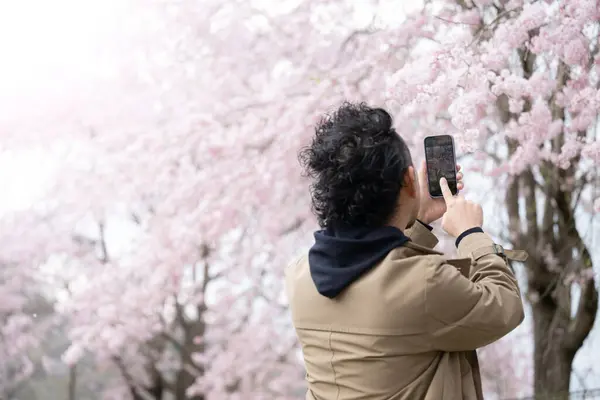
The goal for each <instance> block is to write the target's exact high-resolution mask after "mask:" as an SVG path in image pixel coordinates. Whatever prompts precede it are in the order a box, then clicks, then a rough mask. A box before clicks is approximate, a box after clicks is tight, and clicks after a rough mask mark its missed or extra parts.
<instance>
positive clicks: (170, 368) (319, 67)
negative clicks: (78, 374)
mask: <svg viewBox="0 0 600 400" xmlns="http://www.w3.org/2000/svg"><path fill="white" fill-rule="evenodd" d="M282 4H283V3H282ZM153 7H155V8H152V7H146V8H144V9H141V10H140V11H141V12H140V13H136V18H137V20H136V21H134V22H135V23H132V26H133V28H132V29H133V30H134V31H135V30H136V29H138V28H140V27H143V29H145V31H144V32H143V35H141V34H140V33H139V32H137V31H136V32H134V33H132V35H134V36H135V37H136V41H135V46H132V47H131V48H129V49H128V50H129V51H123V54H120V57H122V60H121V67H122V68H120V69H119V70H118V74H116V78H114V80H110V79H109V80H104V81H102V85H99V86H98V87H97V90H95V91H91V92H90V93H87V96H86V97H83V98H81V97H80V98H78V100H79V101H80V104H74V103H73V102H72V101H70V102H66V100H65V99H61V100H63V101H65V104H68V107H69V110H70V113H68V115H69V116H68V118H67V117H65V114H66V113H61V112H59V111H61V110H57V109H56V107H55V108H53V109H52V113H53V114H52V116H55V117H54V118H55V119H54V120H53V122H54V123H53V124H47V125H46V126H43V127H36V128H37V129H35V130H33V129H30V127H27V128H28V129H26V130H25V129H23V128H22V127H21V131H20V132H19V135H12V136H11V137H10V138H7V140H6V141H5V143H8V144H10V145H11V146H12V147H18V146H23V145H25V146H27V145H30V143H31V141H34V140H35V142H36V143H41V145H43V146H46V147H47V148H49V149H50V150H51V151H52V152H53V153H54V155H55V159H57V160H58V161H57V163H58V167H57V179H56V184H55V186H54V187H53V188H52V190H51V192H50V194H49V196H48V197H47V200H45V201H42V202H40V203H39V204H36V205H35V207H33V208H32V217H31V222H30V223H28V224H24V223H23V221H21V220H18V219H15V220H11V221H9V222H7V229H6V232H7V235H8V236H11V235H12V234H14V233H15V232H16V231H15V230H14V226H13V225H11V223H10V222H12V223H13V224H20V226H21V228H20V229H19V230H18V232H21V231H24V232H26V234H25V235H24V236H22V237H29V236H34V238H33V239H32V240H31V241H29V244H28V242H25V243H18V240H17V239H16V238H17V237H16V236H14V235H13V236H12V241H11V243H15V245H16V244H18V245H19V247H16V249H18V250H19V251H21V250H23V251H22V252H20V253H18V256H19V262H20V263H21V265H27V266H35V265H38V264H40V263H44V262H45V261H44V257H48V256H50V255H55V256H56V255H57V254H59V255H60V257H61V261H60V262H59V263H57V265H58V267H55V268H52V267H51V266H50V267H48V266H47V265H46V266H44V267H43V268H42V269H41V270H42V271H43V273H44V276H45V279H46V280H47V281H49V282H56V285H55V286H56V287H57V288H60V290H59V292H60V293H59V294H60V296H58V295H57V297H60V298H59V299H58V300H57V306H56V311H57V315H59V316H60V318H62V319H64V320H66V321H68V322H67V324H68V327H69V338H70V340H71V346H70V347H69V349H68V350H67V351H66V352H65V354H64V357H63V358H64V361H65V363H67V364H68V365H70V366H72V371H76V366H77V364H78V362H80V360H81V359H82V357H84V356H86V355H92V356H93V357H94V358H95V360H96V362H97V364H98V369H99V370H101V369H103V368H104V369H113V370H115V369H116V370H117V371H118V372H119V382H120V383H119V385H118V386H113V387H112V389H111V390H110V391H109V392H107V396H108V397H109V398H111V397H112V398H114V397H122V398H133V399H139V398H146V397H148V396H150V397H151V398H155V399H161V398H163V396H165V395H166V394H167V393H168V394H171V395H173V396H175V398H177V399H187V398H189V399H205V398H225V397H227V398H244V399H248V398H257V399H258V398H269V399H270V398H282V399H283V398H289V397H294V398H295V397H298V396H299V395H301V394H300V393H301V391H302V387H303V379H302V376H303V373H302V366H301V363H300V360H299V358H298V349H297V343H296V340H295V336H294V334H293V331H292V330H291V329H290V328H291V327H290V324H289V316H288V314H287V309H286V307H285V300H284V298H283V296H282V286H281V285H282V282H283V279H282V276H283V275H282V274H283V269H284V266H285V265H287V264H288V263H289V262H290V261H291V260H292V259H293V257H294V256H295V255H297V254H299V253H301V252H303V251H304V250H305V249H306V246H307V245H308V242H307V240H308V238H309V235H308V233H307V228H308V229H312V227H313V226H314V225H313V221H312V217H311V216H310V207H309V203H308V193H307V191H306V184H305V182H304V181H303V180H302V178H301V174H300V170H299V166H298V163H297V162H296V152H297V150H298V148H299V147H300V146H301V145H302V144H303V143H304V142H305V141H306V139H307V138H308V137H309V135H310V130H311V127H312V125H313V123H314V122H315V118H316V117H317V116H319V115H321V114H322V113H323V112H324V111H325V110H327V109H329V108H331V107H333V106H336V105H337V104H339V103H340V102H341V101H342V100H343V99H345V98H347V97H354V98H358V97H361V96H363V95H362V94H361V92H362V91H363V90H367V89H368V93H370V95H371V97H375V96H377V98H374V99H373V100H375V101H382V99H383V96H384V89H385V81H383V80H381V79H379V75H380V74H383V75H391V73H392V72H393V71H395V70H396V69H397V68H398V67H399V66H400V65H401V59H400V58H398V57H397V55H396V54H395V52H394V51H389V50H393V49H395V48H396V47H400V46H402V45H404V44H405V43H408V42H410V41H411V40H413V38H412V37H411V36H409V35H408V32H409V31H410V27H409V26H406V27H405V26H400V27H399V28H398V29H387V30H383V29H371V19H372V18H369V20H367V21H362V22H361V21H360V20H359V21H358V22H357V18H356V17H352V18H349V17H348V16H349V15H351V14H357V13H358V12H359V10H357V9H355V6H354V5H353V3H352V2H342V1H339V2H332V3H330V4H325V3H317V2H315V3H312V2H297V3H291V2H290V3H286V4H283V5H280V6H278V7H277V8H276V9H273V6H272V5H271V4H268V3H265V2H260V1H255V2H245V1H238V2H230V3H226V4H223V3H221V2H216V1H215V2H212V1H204V2H202V6H201V7H199V6H198V3H197V2H193V1H188V2H173V3H168V2H164V3H157V4H154V6H153ZM367 11H368V10H367ZM409 24H410V22H409ZM398 36H403V38H402V39H401V40H400V41H401V43H398V44H397V45H395V44H390V43H393V41H394V40H397V37H398ZM207 38H210V40H207ZM367 39H369V40H367ZM392 39H393V40H392ZM415 39H416V38H415ZM370 40H374V41H375V42H371V41H370ZM373 43H377V44H376V45H374V44H373ZM332 49H334V50H335V51H333V52H332V51H331V50H332ZM367 60H378V62H377V63H375V64H372V63H371V62H367ZM330 71H331V72H332V73H330ZM332 77H335V78H333V79H332ZM338 80H339V83H337V81H338ZM363 87H364V88H363ZM60 107H61V106H58V108H60ZM64 107H65V108H67V106H64ZM73 110H75V112H73ZM52 116H51V117H52ZM56 116H62V117H63V118H64V119H58V118H57V117H56ZM51 117H48V118H49V119H51ZM51 120H52V119H51ZM45 121H47V119H46V120H45ZM23 131H24V132H23ZM54 132H56V133H60V135H53V133H54ZM40 133H41V134H40ZM39 221H44V225H43V227H44V229H42V230H40V231H38V230H37V229H36V227H37V224H38V222H39ZM46 227H47V228H46ZM48 231H49V232H51V233H52V234H51V235H49V234H48V233H49V232H48ZM124 231H127V232H129V233H130V235H125V236H126V237H124V238H123V232H124ZM111 232H112V233H111ZM115 237H120V241H121V242H123V241H124V242H127V244H128V245H127V246H125V248H122V247H123V246H121V248H119V245H118V244H114V242H117V241H118V240H116V239H114V238H115ZM111 238H113V239H112V240H113V244H111ZM5 251H6V252H7V256H8V255H11V254H12V252H15V250H13V248H11V247H9V248H7V249H6V250H5ZM46 264H47V263H46ZM34 270H35V269H34ZM59 282H60V283H59ZM57 290H58V289H57ZM74 379H75V377H73V379H72V380H71V384H72V385H73V386H74V385H75V384H76V381H75V380H74Z"/></svg>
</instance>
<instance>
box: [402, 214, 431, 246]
mask: <svg viewBox="0 0 600 400" xmlns="http://www.w3.org/2000/svg"><path fill="white" fill-rule="evenodd" d="M431 229H432V228H431V227H430V226H427V225H425V224H424V223H423V222H421V221H418V220H417V221H415V223H414V224H413V225H412V226H411V227H410V228H409V229H406V230H405V231H404V233H405V234H406V236H408V237H409V238H410V240H411V241H412V242H413V243H416V244H418V245H420V246H424V247H427V248H430V249H433V248H434V247H435V246H436V245H437V244H438V238H437V237H436V236H435V235H434V234H433V232H431Z"/></svg>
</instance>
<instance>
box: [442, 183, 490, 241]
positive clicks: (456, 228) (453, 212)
mask: <svg viewBox="0 0 600 400" xmlns="http://www.w3.org/2000/svg"><path fill="white" fill-rule="evenodd" d="M440 186H441V188H442V194H443V195H444V201H445V202H446V213H445V214H444V216H443V217H442V228H443V229H444V230H445V231H446V232H447V233H448V234H449V235H451V236H453V237H458V236H459V235H460V234H461V233H463V232H464V231H466V230H468V229H471V228H481V226H482V225H483V209H482V208H481V206H480V205H479V204H477V203H474V202H472V201H468V200H466V199H465V198H464V197H463V196H462V195H458V196H456V197H454V196H452V192H451V191H450V188H449V187H448V182H447V181H446V178H442V179H440Z"/></svg>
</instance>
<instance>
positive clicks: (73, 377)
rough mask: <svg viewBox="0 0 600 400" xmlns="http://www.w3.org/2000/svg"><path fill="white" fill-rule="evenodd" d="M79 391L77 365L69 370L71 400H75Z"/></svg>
mask: <svg viewBox="0 0 600 400" xmlns="http://www.w3.org/2000/svg"><path fill="white" fill-rule="evenodd" d="M76 390H77V365H73V366H71V367H70V368H69V400H75V399H76V394H75V391H76Z"/></svg>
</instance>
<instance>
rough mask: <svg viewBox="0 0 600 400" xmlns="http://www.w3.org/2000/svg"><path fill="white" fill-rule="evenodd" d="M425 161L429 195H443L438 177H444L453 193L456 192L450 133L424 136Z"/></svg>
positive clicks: (452, 141) (452, 142)
mask: <svg viewBox="0 0 600 400" xmlns="http://www.w3.org/2000/svg"><path fill="white" fill-rule="evenodd" d="M425 162H426V164H427V185H428V186H429V195H430V196H431V197H444V196H443V194H442V188H441V187H440V179H441V178H442V177H444V178H446V181H448V187H449V188H450V191H451V192H452V194H453V195H456V194H457V193H458V187H457V183H458V182H457V179H456V153H455V151H454V138H453V137H452V136H450V135H440V136H428V137H426V138H425Z"/></svg>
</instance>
